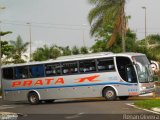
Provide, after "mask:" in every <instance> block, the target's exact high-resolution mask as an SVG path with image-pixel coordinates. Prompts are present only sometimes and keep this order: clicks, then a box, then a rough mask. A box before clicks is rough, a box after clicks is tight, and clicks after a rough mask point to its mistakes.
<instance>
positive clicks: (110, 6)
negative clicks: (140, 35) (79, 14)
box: [88, 0, 126, 47]
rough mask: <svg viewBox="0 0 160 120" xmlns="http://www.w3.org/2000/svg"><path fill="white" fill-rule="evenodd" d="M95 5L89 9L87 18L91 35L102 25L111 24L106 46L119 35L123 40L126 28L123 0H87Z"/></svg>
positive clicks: (113, 41) (102, 26) (110, 44)
mask: <svg viewBox="0 0 160 120" xmlns="http://www.w3.org/2000/svg"><path fill="white" fill-rule="evenodd" d="M89 2H90V3H91V4H93V5H94V6H95V7H94V8H93V9H91V11H90V12H89V15H88V20H89V22H90V24H91V35H92V36H93V35H95V33H96V32H97V31H101V30H102V29H103V28H104V26H109V25H111V26H113V31H112V36H111V37H110V40H109V41H106V42H107V43H108V46H109V47H110V46H112V45H113V44H114V43H115V41H116V39H117V38H119V36H122V39H123V40H124V34H125V30H126V19H125V11H124V8H125V0H89Z"/></svg>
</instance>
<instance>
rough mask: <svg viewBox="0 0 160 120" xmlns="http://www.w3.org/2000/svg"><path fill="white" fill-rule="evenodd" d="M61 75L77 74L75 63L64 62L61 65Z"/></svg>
mask: <svg viewBox="0 0 160 120" xmlns="http://www.w3.org/2000/svg"><path fill="white" fill-rule="evenodd" d="M62 73H63V74H74V73H78V65H77V62H66V63H62Z"/></svg>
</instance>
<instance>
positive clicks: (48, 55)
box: [33, 45, 61, 61]
mask: <svg viewBox="0 0 160 120" xmlns="http://www.w3.org/2000/svg"><path fill="white" fill-rule="evenodd" d="M59 56H61V51H60V49H59V47H58V46H56V45H53V46H51V47H48V46H47V45H44V46H43V47H40V48H37V50H36V51H35V52H34V53H33V60H35V61H45V60H48V59H56V58H57V57H59Z"/></svg>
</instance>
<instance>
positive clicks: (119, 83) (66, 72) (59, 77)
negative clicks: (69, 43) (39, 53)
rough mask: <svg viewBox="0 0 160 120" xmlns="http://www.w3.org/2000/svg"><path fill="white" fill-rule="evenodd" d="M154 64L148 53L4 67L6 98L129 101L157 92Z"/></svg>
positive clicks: (15, 99) (66, 59)
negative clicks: (155, 90)
mask: <svg viewBox="0 0 160 120" xmlns="http://www.w3.org/2000/svg"><path fill="white" fill-rule="evenodd" d="M152 76H153V75H152V72H151V67H150V62H149V61H148V59H147V57H146V56H145V55H144V54H140V53H119V54H114V53H110V52H104V53H96V54H89V55H76V56H68V57H60V58H58V59H56V60H49V61H45V62H31V63H25V64H14V65H7V66H3V67H2V93H3V99H4V100H8V101H27V100H28V101H29V103H30V104H38V103H40V101H54V100H56V99H67V98H89V97H104V98H105V99H106V100H109V101H110V100H116V98H117V97H118V98H119V99H122V100H126V99H127V98H128V97H130V96H138V95H142V94H147V93H150V92H153V91H154V88H155V86H154V82H153V77H152Z"/></svg>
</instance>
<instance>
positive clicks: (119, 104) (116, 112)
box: [0, 99, 160, 120]
mask: <svg viewBox="0 0 160 120" xmlns="http://www.w3.org/2000/svg"><path fill="white" fill-rule="evenodd" d="M134 101H135V99H130V100H127V101H119V100H117V101H105V100H104V99H85V100H84V99H83V100H61V101H55V102H54V103H42V104H39V105H30V104H28V103H27V102H23V103H22V102H17V103H16V102H5V101H2V100H1V99H0V112H14V113H19V114H18V115H19V117H18V120H68V119H69V120H70V119H71V120H124V119H127V118H128V117H126V115H130V114H133V115H139V116H141V115H150V114H151V115H154V113H151V112H147V111H144V110H140V109H137V108H134V107H133V106H129V105H128V104H132V103H133V102H134ZM129 117H130V116H129ZM132 117H133V116H132ZM158 117H159V119H160V116H158Z"/></svg>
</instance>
